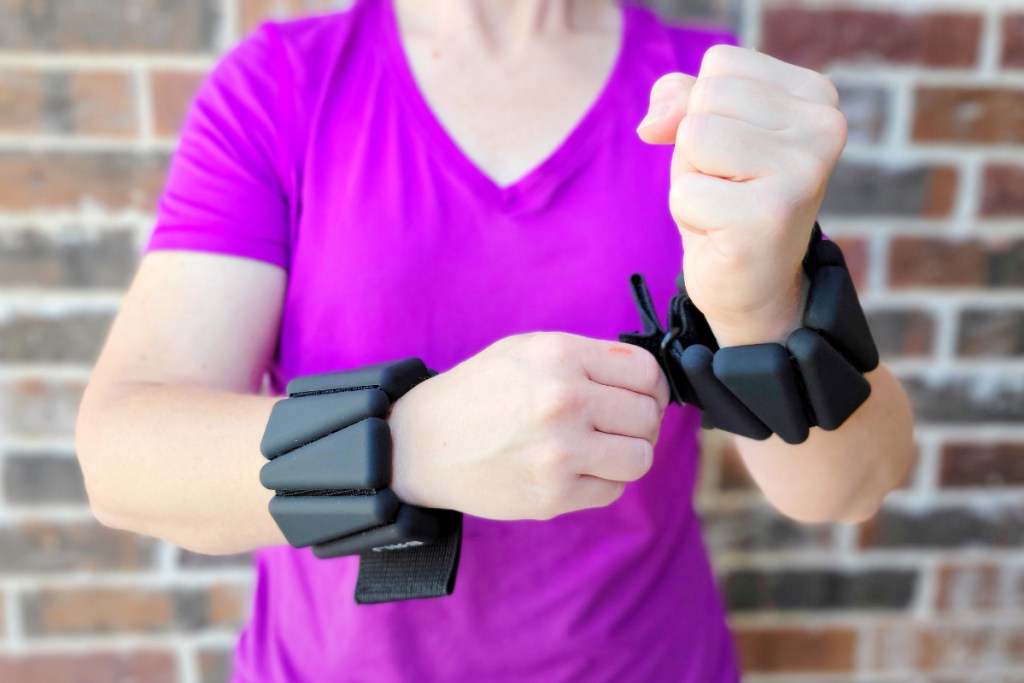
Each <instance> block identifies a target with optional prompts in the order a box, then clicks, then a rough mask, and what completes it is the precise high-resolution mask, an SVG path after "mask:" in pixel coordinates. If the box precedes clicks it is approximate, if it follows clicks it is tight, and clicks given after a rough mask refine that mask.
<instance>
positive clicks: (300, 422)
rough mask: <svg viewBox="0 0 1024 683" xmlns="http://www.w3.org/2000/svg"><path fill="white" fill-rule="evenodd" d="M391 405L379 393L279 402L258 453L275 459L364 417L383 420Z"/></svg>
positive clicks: (371, 390) (342, 394)
mask: <svg viewBox="0 0 1024 683" xmlns="http://www.w3.org/2000/svg"><path fill="white" fill-rule="evenodd" d="M390 407H391V402H390V401H388V397H387V395H386V394H385V393H384V392H383V391H381V390H379V389H366V390H364V391H342V392H338V393H333V394H315V395H311V396H302V397H299V398H288V399H283V400H281V401H278V402H277V403H276V404H275V405H274V409H273V410H272V411H271V413H270V420H269V421H268V422H267V430H266V432H264V434H263V442H262V443H261V444H260V452H261V453H263V455H264V456H265V457H267V458H276V457H277V456H279V455H283V454H284V453H287V452H288V451H291V450H294V449H296V448H298V447H300V446H305V445H306V444H308V443H310V442H311V441H315V440H316V439H319V438H321V437H323V436H327V435H328V434H330V433H332V432H336V431H338V430H340V429H343V428H345V427H348V426H349V425H351V424H355V423H356V422H358V421H360V420H362V419H364V418H367V417H380V418H383V417H386V416H387V414H388V409H389V408H390Z"/></svg>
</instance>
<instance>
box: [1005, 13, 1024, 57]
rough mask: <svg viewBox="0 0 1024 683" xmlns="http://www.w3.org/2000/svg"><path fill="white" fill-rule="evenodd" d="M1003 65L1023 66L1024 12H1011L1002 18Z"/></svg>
mask: <svg viewBox="0 0 1024 683" xmlns="http://www.w3.org/2000/svg"><path fill="white" fill-rule="evenodd" d="M1003 65H1004V66H1007V67H1010V68H1012V69H1020V68H1024V14H1013V15H1010V16H1008V17H1006V18H1005V19H1004V20H1003Z"/></svg>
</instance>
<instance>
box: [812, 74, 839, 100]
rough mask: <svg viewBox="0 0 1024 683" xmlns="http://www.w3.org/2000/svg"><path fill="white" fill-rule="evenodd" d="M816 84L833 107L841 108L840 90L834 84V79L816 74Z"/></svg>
mask: <svg viewBox="0 0 1024 683" xmlns="http://www.w3.org/2000/svg"><path fill="white" fill-rule="evenodd" d="M815 84H816V85H817V87H818V89H819V90H820V91H821V94H822V95H823V96H824V98H825V101H827V102H828V103H829V104H831V105H832V106H833V107H838V106H839V88H837V87H836V84H835V83H833V82H832V79H831V78H829V77H828V76H826V75H825V74H822V73H816V74H815Z"/></svg>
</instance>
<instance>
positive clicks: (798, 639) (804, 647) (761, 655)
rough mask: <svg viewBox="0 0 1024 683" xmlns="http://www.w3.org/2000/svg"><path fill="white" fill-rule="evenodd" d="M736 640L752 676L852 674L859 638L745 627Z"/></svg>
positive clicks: (843, 632) (846, 632) (838, 631)
mask: <svg viewBox="0 0 1024 683" xmlns="http://www.w3.org/2000/svg"><path fill="white" fill-rule="evenodd" d="M735 640H736V647H737V650H738V651H739V657H740V661H741V663H742V668H743V670H744V671H746V672H748V673H768V672H791V673H797V672H831V671H852V670H853V657H854V648H855V647H856V641H857V634H856V633H855V632H854V631H853V630H850V629H843V628H826V629H821V630H811V629H796V628H782V627H780V628H748V627H741V628H738V629H736V631H735Z"/></svg>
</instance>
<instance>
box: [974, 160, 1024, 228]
mask: <svg viewBox="0 0 1024 683" xmlns="http://www.w3.org/2000/svg"><path fill="white" fill-rule="evenodd" d="M984 183H985V185H984V194H983V195H982V200H981V214H982V215H983V216H986V217H1000V216H1022V217H1024V166H1005V165H992V166H988V167H986V168H985V180H984Z"/></svg>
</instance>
